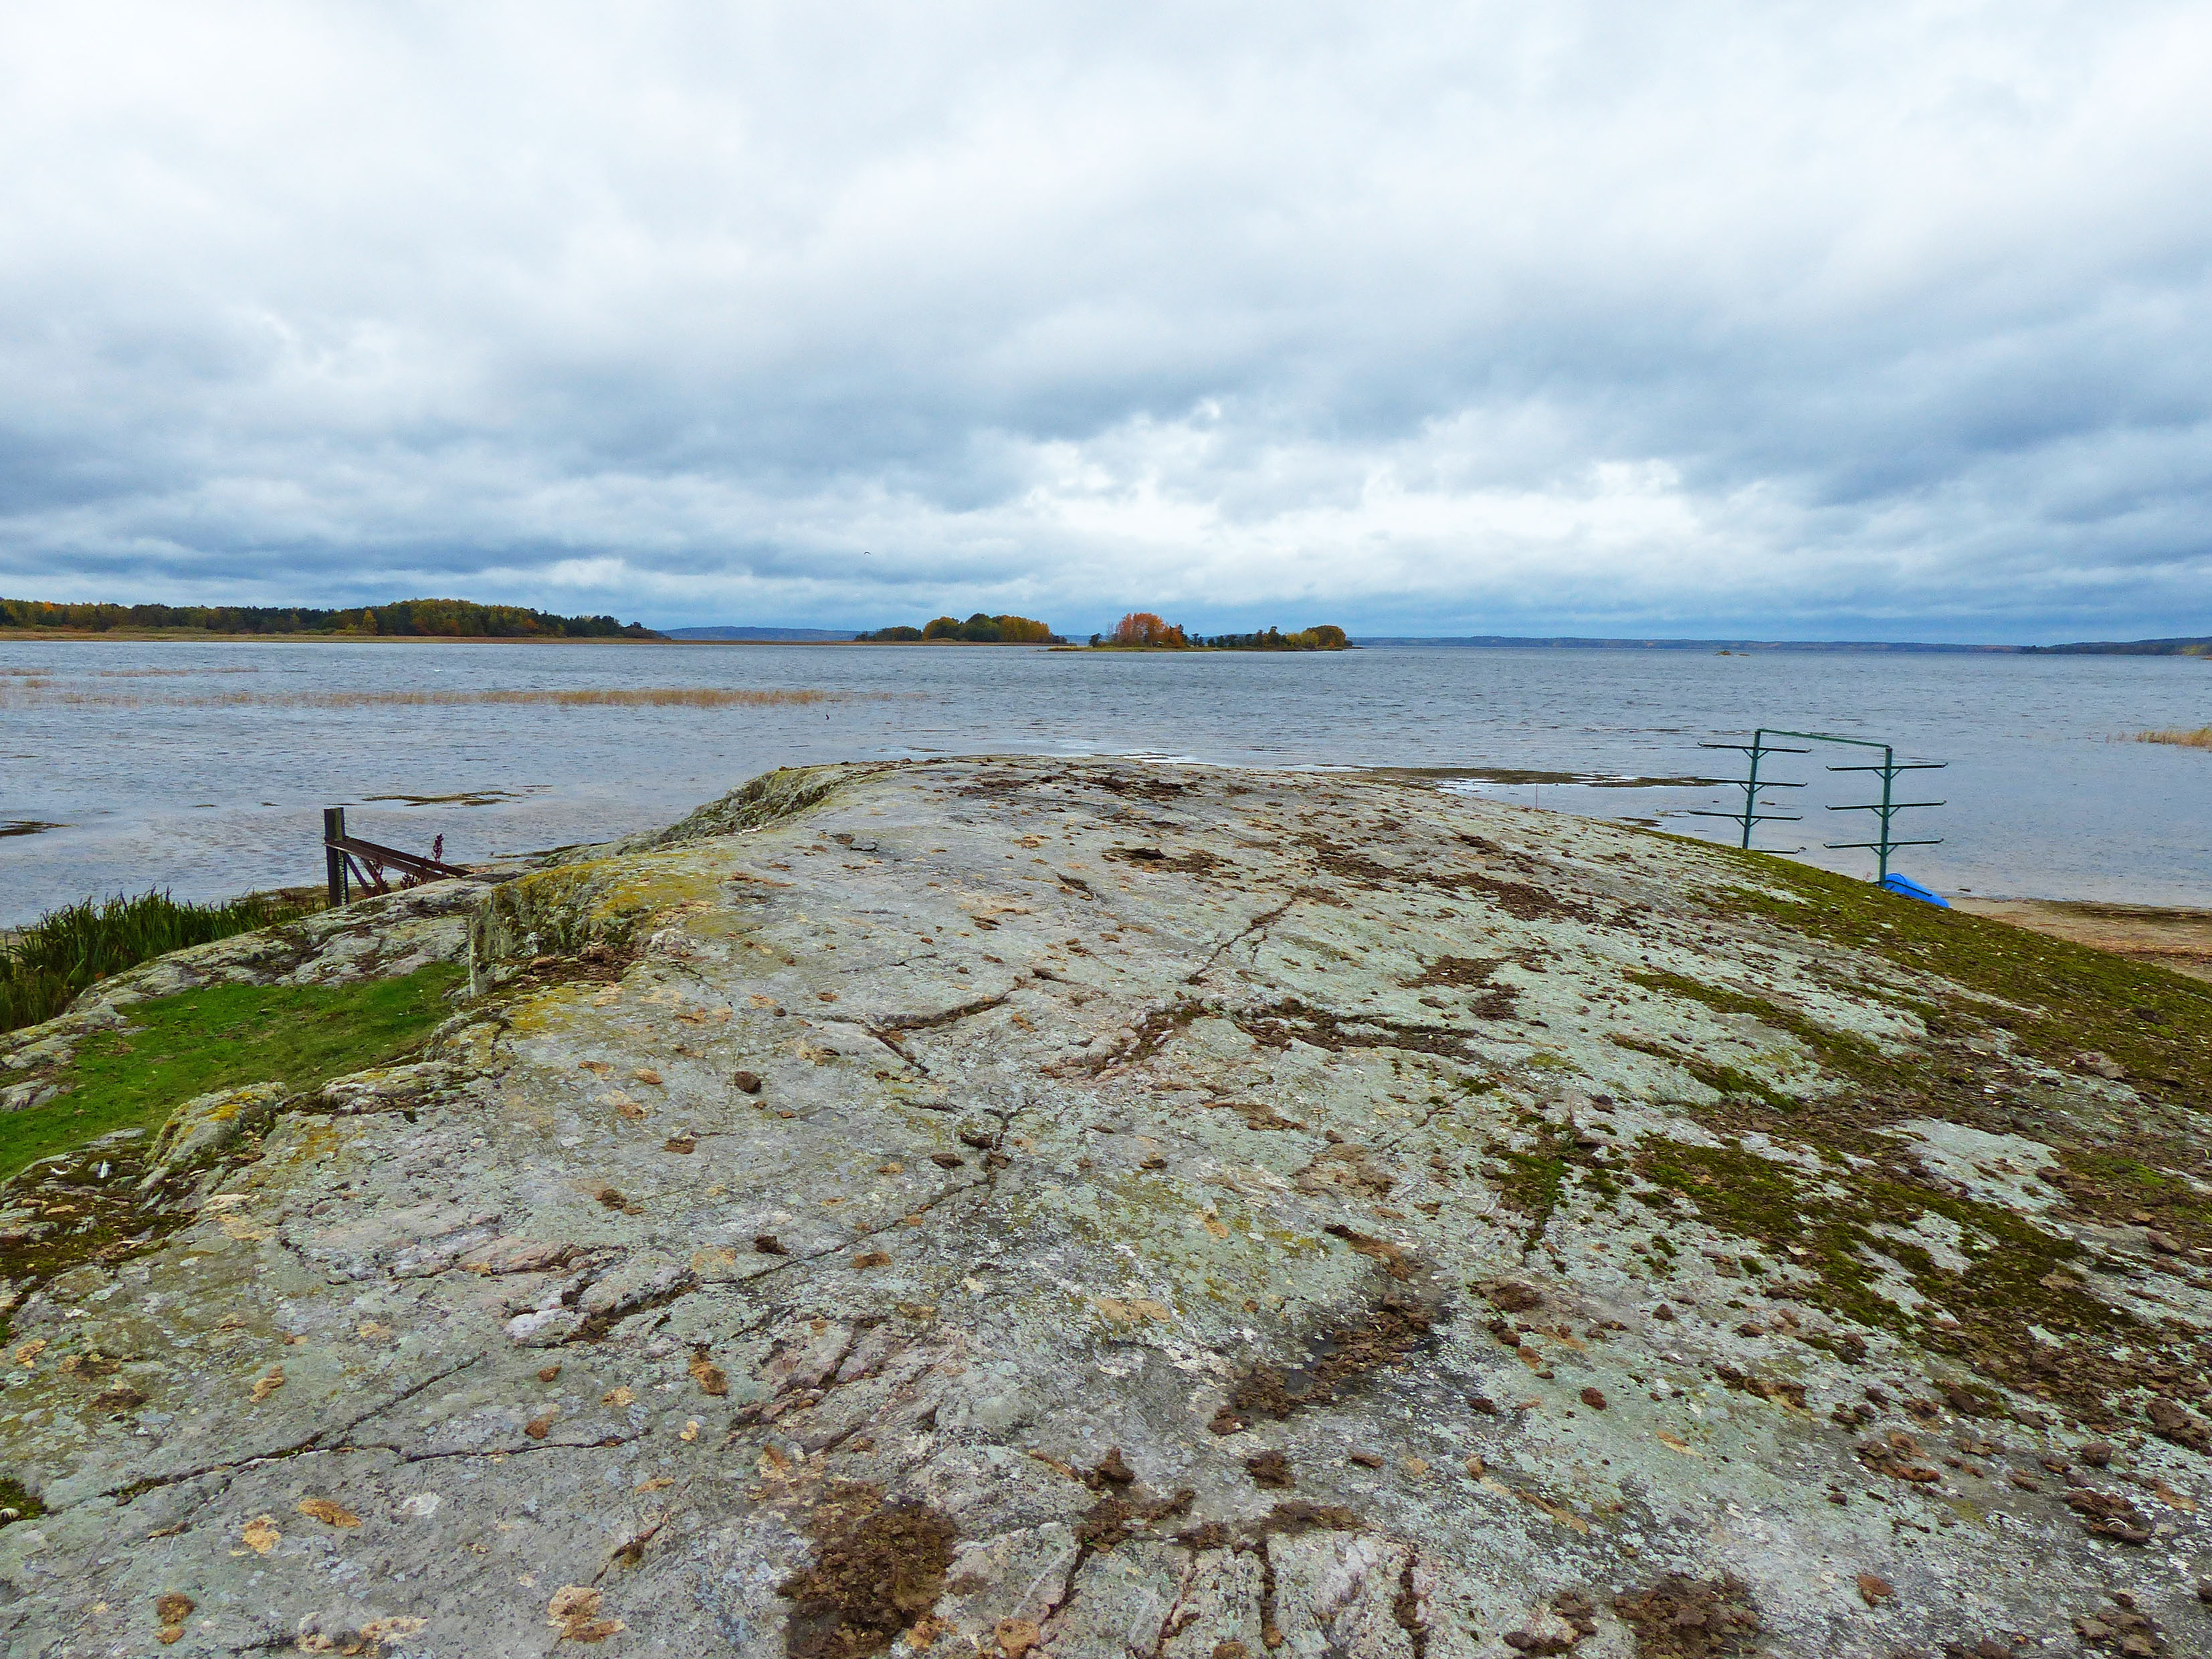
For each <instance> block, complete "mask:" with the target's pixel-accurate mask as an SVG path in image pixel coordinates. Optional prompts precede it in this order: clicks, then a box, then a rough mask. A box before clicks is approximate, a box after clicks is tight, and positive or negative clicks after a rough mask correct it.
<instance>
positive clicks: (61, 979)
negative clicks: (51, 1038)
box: [0, 890, 322, 1031]
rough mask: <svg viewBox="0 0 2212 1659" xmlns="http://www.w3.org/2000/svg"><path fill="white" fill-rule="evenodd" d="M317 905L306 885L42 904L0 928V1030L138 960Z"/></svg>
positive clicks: (43, 1014) (51, 1010) (28, 1021)
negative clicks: (183, 899) (5, 930)
mask: <svg viewBox="0 0 2212 1659" xmlns="http://www.w3.org/2000/svg"><path fill="white" fill-rule="evenodd" d="M320 908H322V901H321V899H320V897H319V896H312V890H309V891H308V892H294V893H249V894H247V895H246V896H245V897H243V898H236V899H232V900H231V901H229V902H228V903H223V904H180V903H179V902H177V901H176V900H174V899H173V898H171V897H170V896H169V895H168V894H167V892H166V891H157V892H149V893H141V894H139V895H138V896H137V897H135V898H126V897H125V896H123V895H122V894H120V893H118V894H117V895H115V896H114V897H112V898H110V899H105V900H102V899H87V900H85V901H84V902H82V903H81V904H69V905H64V906H63V907H62V908H60V909H58V910H49V911H48V912H46V915H43V916H40V918H39V919H38V920H37V921H34V922H32V923H31V924H29V925H28V926H27V927H23V928H21V929H20V930H19V931H17V932H16V933H14V934H13V935H12V936H10V935H0V1031H15V1030H21V1029H22V1028H23V1027H24V1026H26V1025H36V1024H40V1023H41V1022H43V1021H46V1020H49V1019H52V1018H54V1016H55V1015H57V1014H59V1013H61V1012H63V1011H64V1010H65V1009H66V1008H68V1006H69V1005H70V1002H71V1001H73V1000H75V999H76V996H77V994H79V993H80V992H82V991H84V990H86V989H87V988H88V987H91V986H93V985H95V984H97V983H98V982H99V981H101V980H103V979H108V978H111V977H112V976H113V975H117V974H119V973H121V972H123V970H124V969H126V968H136V967H137V965H138V964H139V963H142V962H150V961H152V960H153V959H154V958H155V957H161V956H167V954H168V953H169V952H170V951H182V950H185V949H188V948H189V947H191V946H192V945H211V944H213V943H214V942H215V941H216V940H217V939H230V938H233V937H234V936H235V935H237V934H240V933H253V932H256V931H257V930H258V929H260V928H263V927H274V926H275V925H276V923H278V922H280V921H292V920H293V919H294V918H295V917H298V916H303V915H307V914H308V913H309V912H310V911H313V910H319V909H320Z"/></svg>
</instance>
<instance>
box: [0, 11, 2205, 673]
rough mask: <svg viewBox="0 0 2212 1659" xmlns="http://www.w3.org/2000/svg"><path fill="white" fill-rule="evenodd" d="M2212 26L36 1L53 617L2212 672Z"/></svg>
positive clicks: (8, 145) (3, 516)
mask: <svg viewBox="0 0 2212 1659" xmlns="http://www.w3.org/2000/svg"><path fill="white" fill-rule="evenodd" d="M2208 85H2212V8H2208V7H2206V6H2204V5H2203V3H2201V0H2194V3H2191V0H2094V3H2081V4H2069V3H2062V0H2004V3H1991V4H1974V3H1966V0H1953V3H1936V0H1928V3H1905V0H1898V3H1883V0H1869V3H1865V4H1857V5H1845V6H1838V5H1835V4H1832V3H1822V4H1813V3H1793V0H1747V3H1741V4H1737V3H1729V0H1684V3H1677V4H1673V5H1653V4H1651V3H1650V0H1584V3H1574V0H1549V3H1528V0H1524V3H1519V4H1493V3H1484V0H1463V3H1459V4H1451V5H1443V4H1431V3H1428V0H1385V3H1380V4H1378V3H1375V0H1365V3H1359V4H1352V3H1345V4H1338V5H1324V4H1307V3H1301V0H1267V3H1266V4H1249V5H1237V4H1226V3H1223V4H1206V3H1203V0H1196V3H1194V0H1182V3H1177V4H1173V5H1158V6H1155V5H1151V4H1147V3H1142V0H1115V3H1112V4H1110V5H1107V4H1102V5H1085V4H1077V3H1063V4H1057V5H1038V4H1036V3H1034V0H1028V3H1020V4H1015V3H1003V4H999V3H990V0H973V3H947V4H944V5H939V6H934V7H928V6H916V5H913V4H910V3H907V4H889V5H876V4H871V3H867V0H854V3H848V4H845V5H842V6H835V7H829V6H823V5H820V4H805V5H801V4H775V3H758V4H752V5H742V4H740V5H732V4H729V3H715V4H698V5H690V4H682V3H653V0H627V3H625V4H623V5H621V6H610V5H604V4H602V5H592V6H580V5H564V4H561V3H556V0H529V3H515V4H512V5H497V4H465V3H464V4H442V3H441V4H432V3H428V0H418V3H411V4H410V3H404V0H375V3H362V4H344V3H324V4H319V5H315V4H298V3H291V4H275V3H272V4H269V5H264V6H250V5H227V4H223V3H220V0H196V3H194V4H191V5H189V6H179V5H177V4H174V3H173V0H165V3H159V4H146V5H127V4H103V3H100V0H81V3H74V4H70V5H66V6H14V7H9V8H6V9H4V11H0V147H4V155H5V160H6V164H5V166H4V167H0V592H4V593H7V594H9V595H11V596H20V597H35V598H55V599H64V598H66V599H163V600H167V601H170V602H172V603H184V602H191V601H208V600H216V599H226V600H239V601H246V602H257V603H268V602H305V603H319V604H349V603H358V602H360V601H362V600H365V599H392V598H398V597H404V596H410V595H416V594H431V593H438V594H454V595H463V596H468V597H476V598H484V599H508V600H513V601H519V602H522V603H526V604H534V605H544V606H547V607H549V608H552V609H556V610H560V611H577V610H590V611H603V610H611V611H618V612H620V613H621V614H622V615H623V616H624V617H642V618H644V619H646V620H647V621H650V622H654V623H661V624H663V625H677V624H681V623H716V622H727V623H782V624H823V625H845V624H861V625H874V624H877V623H884V622H890V621H902V620H910V619H921V618H923V617H927V616H929V615H933V614H935V613H937V612H939V611H955V612H957V613H960V614H965V613H967V612H968V611H973V610H976V609H984V610H989V611H1008V610H1012V611H1020V612H1023V613H1024V614H1029V615H1033V616H1039V617H1045V618H1047V619H1048V620H1049V621H1051V622H1053V623H1054V625H1056V626H1059V627H1061V628H1063V629H1070V630H1075V629H1080V630H1083V631H1088V630H1089V629H1091V628H1096V627H1100V626H1103V625H1104V624H1105V623H1108V622H1109V621H1110V620H1111V618H1112V617H1115V616H1116V615H1118V614H1119V613H1120V612H1121V611H1123V610H1125V609H1127V608H1129V607H1131V606H1133V605H1146V606H1149V607H1151V608H1154V609H1158V610H1161V611H1166V612H1168V613H1169V614H1170V615H1172V616H1174V617H1178V618H1182V619H1187V620H1188V621H1191V622H1194V623H1200V624H1202V625H1205V626H1207V627H1220V626H1230V625H1249V624H1254V623H1261V624H1264V623H1267V622H1271V621H1279V622H1281V623H1285V625H1296V624H1301V623H1304V622H1307V621H1310V620H1316V619H1321V618H1334V619H1336V620H1338V621H1340V622H1342V623H1346V624H1347V625H1350V626H1352V627H1353V628H1354V629H1355V630H1364V631H1368V632H1419V633H1427V634H1436V633H1471V632H1498V633H1529V632H1553V631H1572V632H1581V633H1603V634H1620V633H1628V634H1643V633H1653V632H1666V633H1689V634H1699V633H1705V634H1710V633H1723V634H1734V633H1753V634H1761V635H1775V636H1784V637H1869V638H1934V639H1961V640H2014V641H2032V640H2050V639H2068V638H2081V637H2112V636H2122V637H2124V636H2131V635H2144V634H2173V633H2212V585H2209V584H2208V580H2207V578H2208V575H2212V307H2208V305H2207V301H2208V298H2212V293H2208V290H2209V289H2212V98H2208V96H2207V95H2206V88H2207V87H2208Z"/></svg>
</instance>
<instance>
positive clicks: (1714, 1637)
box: [1613, 1572, 1759, 1659]
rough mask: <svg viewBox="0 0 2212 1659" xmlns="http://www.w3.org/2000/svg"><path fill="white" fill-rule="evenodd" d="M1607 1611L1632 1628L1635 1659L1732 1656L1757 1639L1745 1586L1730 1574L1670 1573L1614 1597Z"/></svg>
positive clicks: (1756, 1620) (1756, 1618) (1743, 1652)
mask: <svg viewBox="0 0 2212 1659" xmlns="http://www.w3.org/2000/svg"><path fill="white" fill-rule="evenodd" d="M1613 1612H1614V1613H1617V1614H1619V1615H1620V1620H1621V1622H1622V1623H1624V1624H1626V1625H1627V1626H1629V1628H1630V1629H1632V1630H1633V1631H1634V1632H1636V1653H1637V1659H1736V1656H1738V1655H1748V1654H1750V1653H1751V1652H1752V1651H1753V1644H1755V1643H1756V1642H1757V1641H1758V1639H1759V1609H1758V1608H1757V1607H1753V1605H1752V1601H1751V1587H1750V1586H1749V1585H1747V1584H1746V1583H1744V1582H1743V1580H1742V1579H1741V1578H1738V1577H1736V1576H1735V1574H1734V1573H1729V1574H1725V1575H1723V1577H1719V1578H1692V1577H1689V1576H1688V1575H1686V1574H1684V1573H1679V1572H1670V1573H1668V1575H1667V1576H1666V1577H1663V1578H1662V1579H1660V1580H1659V1581H1658V1583H1655V1584H1650V1585H1648V1586H1646V1587H1645V1588H1644V1589H1640V1590H1638V1591H1635V1592H1634V1593H1632V1594H1627V1595H1616V1596H1614V1597H1613Z"/></svg>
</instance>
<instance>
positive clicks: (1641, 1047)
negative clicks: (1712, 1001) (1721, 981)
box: [1612, 975, 1797, 1112]
mask: <svg viewBox="0 0 2212 1659" xmlns="http://www.w3.org/2000/svg"><path fill="white" fill-rule="evenodd" d="M1668 977H1670V978H1671V977H1674V976H1673V975H1668ZM1687 982H1688V981H1685V983H1687ZM1701 988H1702V987H1701ZM1612 1040H1613V1044H1614V1046H1615V1047H1617V1048H1632V1049H1634V1050H1635V1051H1636V1052H1637V1053H1638V1054H1650V1055H1652V1056H1654V1057H1655V1058H1656V1059H1659V1060H1665V1061H1667V1062H1668V1064H1669V1065H1671V1066H1680V1067H1681V1068H1682V1069H1683V1070H1684V1071H1686V1072H1687V1073H1689V1074H1690V1075H1691V1076H1692V1077H1693V1078H1695V1079H1697V1080H1698V1081H1699V1082H1700V1083H1702V1084H1704V1085H1705V1087H1707V1088H1708V1089H1711V1091H1713V1092H1714V1093H1715V1094H1720V1095H1741V1096H1747V1097H1749V1098H1751V1099H1753V1100H1758V1101H1762V1102H1764V1103H1765V1104H1767V1105H1769V1106H1771V1107H1772V1108H1773V1109H1775V1110H1776V1111H1778V1112H1792V1111H1795V1110H1796V1109H1797V1103H1796V1101H1794V1100H1792V1099H1791V1098H1790V1097H1789V1096H1787V1095H1785V1094H1784V1093H1783V1092H1782V1091H1779V1090H1778V1089H1776V1088H1775V1087H1774V1086H1773V1085H1771V1084H1769V1083H1768V1082H1766V1081H1765V1079H1762V1078H1756V1077H1753V1075H1752V1074H1751V1073H1748V1072H1740V1071H1738V1070H1737V1069H1736V1068H1735V1066H1719V1065H1716V1064H1714V1063H1713V1062H1712V1061H1711V1060H1700V1059H1699V1058H1698V1057H1697V1056H1696V1055H1695V1054H1683V1053H1682V1052H1681V1051H1680V1050H1679V1049H1676V1048H1668V1046H1667V1045H1666V1044H1665V1043H1663V1042H1652V1041H1651V1040H1650V1038H1648V1037H1637V1036H1620V1035H1618V1034H1615V1035H1614V1036H1613V1039H1612Z"/></svg>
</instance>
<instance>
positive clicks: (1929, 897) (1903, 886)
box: [1882, 870, 1951, 910]
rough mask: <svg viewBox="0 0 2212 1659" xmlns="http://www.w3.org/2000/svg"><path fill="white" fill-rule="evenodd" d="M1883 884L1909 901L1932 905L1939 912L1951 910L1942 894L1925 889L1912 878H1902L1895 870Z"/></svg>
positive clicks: (1885, 878) (1883, 879)
mask: <svg viewBox="0 0 2212 1659" xmlns="http://www.w3.org/2000/svg"><path fill="white" fill-rule="evenodd" d="M1882 886H1883V887H1885V888H1886V889H1887V890H1889V891H1890V892H1893V893H1897V894H1899V895H1901V896H1904V897H1905V898H1909V899H1918V900H1919V901H1920V902H1922V903H1923V904H1932V905H1934V906H1935V907H1936V908H1937V909H1938V910H1948V909H1949V908H1951V906H1950V904H1949V902H1948V901H1947V900H1946V899H1945V898H1944V896H1942V894H1941V893H1938V892H1936V891H1935V890H1933V889H1930V888H1927V887H1923V886H1922V885H1921V884H1919V883H1918V882H1917V881H1915V880H1913V878H1911V877H1910V876H1900V875H1899V874H1898V873H1897V872H1896V871H1894V870H1893V871H1891V872H1889V874H1888V875H1887V876H1885V877H1884V878H1882Z"/></svg>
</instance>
